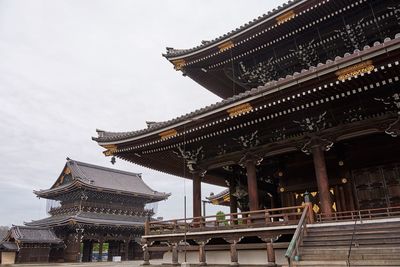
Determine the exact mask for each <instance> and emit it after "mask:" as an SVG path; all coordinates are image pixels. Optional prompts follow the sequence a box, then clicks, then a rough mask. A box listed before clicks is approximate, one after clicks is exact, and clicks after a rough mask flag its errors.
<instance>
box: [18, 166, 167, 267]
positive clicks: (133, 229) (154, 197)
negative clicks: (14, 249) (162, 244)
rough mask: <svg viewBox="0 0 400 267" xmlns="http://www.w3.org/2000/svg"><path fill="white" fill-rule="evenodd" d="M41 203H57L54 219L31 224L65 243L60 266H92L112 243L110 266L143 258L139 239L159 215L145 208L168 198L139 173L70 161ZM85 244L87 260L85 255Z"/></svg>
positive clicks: (53, 208) (44, 192)
mask: <svg viewBox="0 0 400 267" xmlns="http://www.w3.org/2000/svg"><path fill="white" fill-rule="evenodd" d="M34 193H35V194H36V195H37V196H38V197H39V198H46V199H48V200H53V201H55V203H56V204H55V205H52V206H51V208H50V210H49V214H50V217H48V218H45V219H42V220H37V221H32V222H29V223H26V225H28V226H31V227H33V226H34V227H48V228H51V229H53V231H54V232H55V233H56V235H57V236H58V237H59V238H60V239H62V240H64V243H65V246H66V247H65V248H64V249H61V250H60V251H59V253H58V254H57V255H55V256H54V257H57V258H58V259H54V261H57V260H62V259H63V260H64V261H68V262H73V261H79V260H80V259H82V261H86V262H87V261H92V253H93V246H94V244H96V243H97V244H98V247H99V251H98V252H99V255H98V260H101V259H102V254H103V251H102V249H103V244H105V243H108V260H112V258H113V257H114V256H120V257H122V260H133V259H138V258H141V255H142V248H141V246H140V245H139V244H140V237H141V236H142V234H143V233H144V223H145V221H146V220H151V218H152V216H153V215H154V211H153V210H152V209H148V208H146V204H148V203H154V202H157V201H160V200H165V199H167V198H168V196H169V194H165V193H160V192H157V191H154V190H152V189H151V188H150V187H149V186H147V185H146V184H145V183H144V181H143V180H142V177H141V175H140V174H138V173H130V172H125V171H120V170H115V169H110V168H104V167H100V166H96V165H92V164H88V163H83V162H79V161H75V160H71V159H67V163H66V164H65V167H64V169H63V170H62V172H61V174H60V176H59V177H58V179H57V181H56V182H55V183H54V185H53V186H52V187H51V188H50V189H46V190H39V191H34ZM81 243H82V244H83V245H82V247H83V248H82V254H81Z"/></svg>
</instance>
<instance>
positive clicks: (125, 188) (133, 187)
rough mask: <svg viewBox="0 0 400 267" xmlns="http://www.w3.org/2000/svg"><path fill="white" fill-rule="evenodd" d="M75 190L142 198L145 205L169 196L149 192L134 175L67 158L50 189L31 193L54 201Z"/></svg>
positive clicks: (136, 174) (137, 176)
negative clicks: (80, 189)
mask: <svg viewBox="0 0 400 267" xmlns="http://www.w3.org/2000/svg"><path fill="white" fill-rule="evenodd" d="M76 188H85V189H88V190H97V191H101V192H104V193H114V194H125V195H131V196H135V197H141V198H146V199H148V200H150V201H149V202H153V201H159V200H164V199H167V198H168V196H169V194H166V193H160V192H157V191H155V190H153V189H151V188H150V187H149V186H148V185H147V184H146V183H145V182H144V181H143V179H142V177H141V175H140V174H138V173H131V172H126V171H120V170H116V169H111V168H105V167H101V166H97V165H92V164H88V163H84V162H80V161H75V160H71V159H67V163H66V164H65V167H64V169H63V171H62V173H61V174H60V176H59V178H58V179H57V181H56V182H55V183H54V185H53V186H52V187H51V188H50V189H46V190H39V191H34V193H35V194H36V195H37V196H39V197H43V198H56V196H58V195H61V194H68V193H69V192H71V191H73V190H75V189H76Z"/></svg>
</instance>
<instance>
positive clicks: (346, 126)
mask: <svg viewBox="0 0 400 267" xmlns="http://www.w3.org/2000/svg"><path fill="white" fill-rule="evenodd" d="M164 56H165V57H166V58H167V59H168V60H169V61H170V62H171V63H172V64H173V65H174V67H175V69H176V70H177V71H180V72H181V73H183V74H184V76H187V77H189V78H191V79H193V80H194V81H196V82H197V83H199V84H201V85H202V86H204V87H205V88H206V89H207V90H209V91H210V92H212V93H214V94H216V95H218V96H220V97H221V98H222V100H221V101H220V102H218V103H215V104H212V105H209V106H207V107H204V108H202V109H199V110H196V111H193V112H191V113H189V114H186V115H183V116H180V117H178V118H175V119H172V120H169V121H165V122H160V123H156V124H153V125H152V126H151V127H148V128H146V129H143V130H136V131H132V132H121V133H117V132H108V131H103V130H98V131H97V132H98V136H97V137H95V138H93V139H94V140H95V141H96V142H97V143H98V144H99V145H100V146H102V147H103V148H105V149H106V150H105V151H104V154H105V155H106V156H113V157H117V158H121V159H123V160H126V161H129V162H132V163H136V164H139V165H142V166H145V167H148V168H151V169H155V170H159V171H162V172H166V173H169V174H172V175H176V176H179V177H182V178H185V179H192V180H193V217H194V218H193V219H190V220H186V219H185V220H184V221H182V220H175V221H168V222H164V223H162V224H159V223H156V222H155V223H151V224H150V227H149V228H148V231H147V232H146V235H145V236H144V237H143V238H144V243H145V245H146V247H145V248H146V249H147V248H148V247H150V249H151V246H150V244H155V242H161V241H164V242H169V243H170V244H171V246H170V247H172V250H169V251H170V253H171V255H172V256H171V257H172V262H173V263H177V262H178V261H182V259H181V258H179V257H180V255H181V254H179V253H178V252H181V251H183V250H182V246H181V242H182V240H186V242H185V250H184V251H185V258H186V256H187V254H186V253H187V249H186V246H189V249H190V251H195V252H196V253H197V254H198V258H199V259H198V260H197V259H196V261H197V262H200V263H202V264H203V263H205V262H206V254H207V255H209V256H210V255H214V254H212V253H214V252H215V251H212V250H213V249H214V248H215V246H216V245H221V246H224V248H226V249H227V250H228V251H230V261H231V262H232V263H233V264H237V263H238V261H239V262H240V261H241V260H240V258H242V259H243V260H242V263H246V264H251V263H252V262H251V259H250V258H249V257H250V256H248V255H250V254H247V256H243V257H242V256H240V255H245V251H243V252H240V253H238V250H240V249H242V250H245V249H247V248H248V247H249V244H252V246H253V248H254V249H264V248H265V249H267V251H268V263H271V264H272V263H273V262H275V256H273V255H274V254H273V253H272V251H273V249H274V248H282V247H284V245H283V244H282V243H281V244H279V238H280V237H282V236H283V235H288V236H290V235H292V236H293V239H292V241H293V240H294V241H293V242H294V243H291V244H292V245H288V244H286V247H285V249H288V252H287V254H286V255H287V258H288V260H289V261H291V260H293V258H296V259H300V252H299V251H301V250H299V249H298V246H300V244H302V243H301V242H298V240H299V238H300V234H298V233H303V232H304V231H305V230H304V229H306V227H305V226H304V225H306V224H307V223H309V224H311V223H313V222H315V221H318V222H320V223H322V222H324V221H331V220H333V218H335V220H339V219H340V220H357V218H355V217H354V216H355V214H356V213H357V212H358V213H357V214H360V215H359V220H360V221H361V220H362V219H363V216H364V215H363V214H364V213H363V212H362V211H368V212H369V214H373V213H374V214H377V215H376V217H379V216H378V215H380V216H399V215H400V214H399V213H396V212H394V211H393V210H395V208H396V207H397V206H400V139H399V138H398V136H399V135H400V91H399V88H400V81H399V73H400V65H399V60H400V5H399V3H398V1H394V0H393V1H391V0H388V1H381V0H357V1H347V0H346V1H345V0H335V1H332V0H324V1H319V0H318V1H317V0H294V1H290V2H289V3H287V4H285V5H283V6H281V7H279V8H277V9H274V10H273V11H272V12H269V13H268V14H266V15H263V16H260V17H258V18H257V19H255V20H253V21H251V22H249V23H247V24H245V25H244V26H242V27H240V28H237V29H236V30H233V31H231V32H229V33H227V34H225V35H223V36H221V37H218V38H216V39H214V40H211V41H206V42H202V44H201V45H199V46H197V47H194V48H191V49H173V48H168V49H167V53H166V54H165V55H164ZM183 163H184V164H183ZM183 165H184V166H185V167H183ZM201 183H209V184H213V185H219V186H225V187H226V188H227V191H225V192H223V193H221V194H218V195H216V196H214V197H212V198H210V200H211V201H215V202H221V203H223V202H225V203H226V204H227V201H228V200H229V205H230V211H231V215H227V219H226V221H225V220H224V221H222V222H221V220H218V219H216V218H214V220H213V221H212V222H208V221H209V220H210V218H201ZM238 207H239V208H240V211H241V212H242V213H238ZM384 210H386V211H387V212H383V211H384ZM302 214H303V215H302ZM366 214H367V213H366ZM305 218H307V219H305ZM369 218H370V219H371V218H372V215H370V217H369ZM374 218H375V217H374ZM187 223H189V224H190V225H189V226H187V225H186V224H187ZM181 224H184V225H186V226H185V227H181ZM282 224H284V225H285V228H279V227H282V226H281V225H282ZM211 225H212V227H211ZM291 225H293V226H291ZM336 226H337V227H339V226H338V225H335V227H336ZM187 227H189V230H188V231H189V232H187ZM255 227H258V228H255ZM332 227H333V226H332ZM376 227H378V226H376ZM396 227H398V226H396ZM160 229H162V231H160ZM232 229H235V230H232ZM250 229H251V230H250ZM255 229H258V230H257V231H256V230H255ZM282 229H284V230H282ZM296 229H297V231H295V230H296ZM319 229H320V230H321V229H322V228H319ZM209 230H211V232H212V233H213V235H212V236H210V233H208V232H207V231H209ZM349 231H350V230H349ZM160 233H161V234H165V233H169V234H171V235H172V236H168V238H166V237H165V235H161V234H160ZM232 233H233V234H232ZM293 234H294V235H293ZM387 234H388V235H390V233H387ZM372 239H373V238H372ZM188 240H189V241H188ZM210 240H211V241H210ZM385 240H386V239H385ZM386 241H387V240H386ZM386 241H385V242H386ZM399 241H400V238H396V239H395V240H394V241H393V242H395V243H393V244H392V245H393V246H395V248H396V249H397V250H399V249H400V247H399V244H400V242H399ZM321 242H322V241H321ZM346 242H347V241H346ZM349 242H350V241H349ZM351 242H353V240H352V239H351ZM372 243H373V242H372V241H371V242H370V243H369V244H372ZM245 244H246V246H245ZM260 244H262V245H260ZM314 244H318V243H314ZM346 244H347V243H346ZM394 244H395V245H394ZM376 245H377V246H378V245H379V244H376ZM293 246H295V247H296V250H293ZM316 246H317V247H318V245H316ZM347 248H348V246H347ZM208 250H209V251H210V252H209V251H208ZM397 250H396V251H397ZM304 251H307V248H305V250H304ZM376 251H378V250H376ZM399 251H400V250H399ZM146 253H147V252H146V251H145V255H144V257H145V263H147V262H148V253H147V254H146ZM221 253H222V252H221ZM360 253H361V252H360ZM197 254H196V255H197ZM295 254H297V255H296V257H294V255H295ZM339 254H340V253H339ZM339 254H336V255H339ZM178 255H179V256H178ZM228 255H229V254H228ZM238 255H239V259H238ZM260 255H261V254H260ZM321 255H322V254H321ZM214 256H215V255H214ZM214 256H210V258H212V259H213V260H214V262H211V263H218V261H217V260H215V259H216V258H215V257H214ZM196 257H197V256H196ZM207 257H208V256H207ZM246 257H247V258H246ZM321 257H322V256H321ZM245 259H246V260H248V261H246V260H245ZM396 259H397V258H396ZM192 260H193V259H192ZM264 260H265V261H266V260H267V259H266V257H265V259H264ZM397 260H400V259H397ZM185 261H186V260H185ZM266 263H267V262H266ZM397 263H399V262H397ZM397 263H396V264H397Z"/></svg>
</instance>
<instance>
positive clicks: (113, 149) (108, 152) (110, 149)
mask: <svg viewBox="0 0 400 267" xmlns="http://www.w3.org/2000/svg"><path fill="white" fill-rule="evenodd" d="M102 147H104V148H105V149H107V150H106V151H103V154H104V155H105V156H106V157H109V156H112V155H114V153H115V152H117V150H118V148H117V146H116V145H103V146H102Z"/></svg>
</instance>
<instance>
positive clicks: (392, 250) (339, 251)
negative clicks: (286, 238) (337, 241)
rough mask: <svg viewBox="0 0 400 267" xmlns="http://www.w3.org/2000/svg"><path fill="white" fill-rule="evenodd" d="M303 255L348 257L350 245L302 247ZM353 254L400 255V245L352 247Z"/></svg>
mask: <svg viewBox="0 0 400 267" xmlns="http://www.w3.org/2000/svg"><path fill="white" fill-rule="evenodd" d="M300 251H301V254H302V255H306V254H307V255H310V254H315V255H320V256H321V257H323V256H325V255H342V256H346V257H347V253H348V251H349V247H347V248H346V247H320V248H313V247H309V248H303V247H302V248H300ZM351 254H365V255H367V254H368V255H379V254H395V255H400V246H379V247H378V246H370V247H352V248H351Z"/></svg>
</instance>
